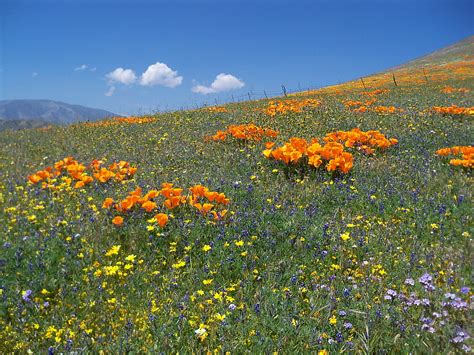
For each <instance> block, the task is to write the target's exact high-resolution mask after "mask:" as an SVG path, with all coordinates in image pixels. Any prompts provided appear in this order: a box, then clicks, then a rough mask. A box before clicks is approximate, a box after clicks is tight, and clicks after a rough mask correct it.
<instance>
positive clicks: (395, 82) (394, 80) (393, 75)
mask: <svg viewBox="0 0 474 355" xmlns="http://www.w3.org/2000/svg"><path fill="white" fill-rule="evenodd" d="M392 79H393V83H394V84H395V86H398V84H397V80H396V79H395V73H394V72H392Z"/></svg>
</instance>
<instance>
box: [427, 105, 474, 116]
mask: <svg viewBox="0 0 474 355" xmlns="http://www.w3.org/2000/svg"><path fill="white" fill-rule="evenodd" d="M431 109H432V111H433V112H435V113H439V114H441V115H474V107H459V106H456V105H451V106H433V107H432V108H431Z"/></svg>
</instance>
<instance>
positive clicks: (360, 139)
mask: <svg viewBox="0 0 474 355" xmlns="http://www.w3.org/2000/svg"><path fill="white" fill-rule="evenodd" d="M323 140H324V141H325V142H339V143H343V144H344V146H345V147H346V148H355V149H357V150H360V151H363V152H364V153H366V154H373V153H374V152H375V150H374V149H375V148H379V149H386V148H389V147H391V146H393V145H395V144H397V143H398V140H397V139H396V138H387V137H386V136H385V135H384V134H383V133H381V132H380V131H378V130H371V131H366V132H364V131H362V130H360V129H359V128H353V129H351V130H350V131H335V132H330V133H328V134H326V136H325V137H324V139H323Z"/></svg>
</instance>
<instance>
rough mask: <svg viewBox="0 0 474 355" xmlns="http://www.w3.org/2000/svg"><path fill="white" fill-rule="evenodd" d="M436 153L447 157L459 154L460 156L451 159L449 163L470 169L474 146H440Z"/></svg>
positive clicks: (472, 165)
mask: <svg viewBox="0 0 474 355" xmlns="http://www.w3.org/2000/svg"><path fill="white" fill-rule="evenodd" d="M436 154H437V155H439V156H442V157H447V156H449V155H457V156H459V155H460V158H456V159H451V160H450V161H449V164H451V165H453V166H462V167H464V168H471V169H472V168H473V167H474V146H454V147H450V148H442V149H438V150H437V151H436Z"/></svg>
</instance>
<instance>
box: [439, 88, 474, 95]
mask: <svg viewBox="0 0 474 355" xmlns="http://www.w3.org/2000/svg"><path fill="white" fill-rule="evenodd" d="M470 91H471V90H470V89H467V88H453V87H452V86H445V87H444V88H442V89H441V92H442V93H443V94H452V93H455V92H460V93H463V94H466V93H468V92H470Z"/></svg>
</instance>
